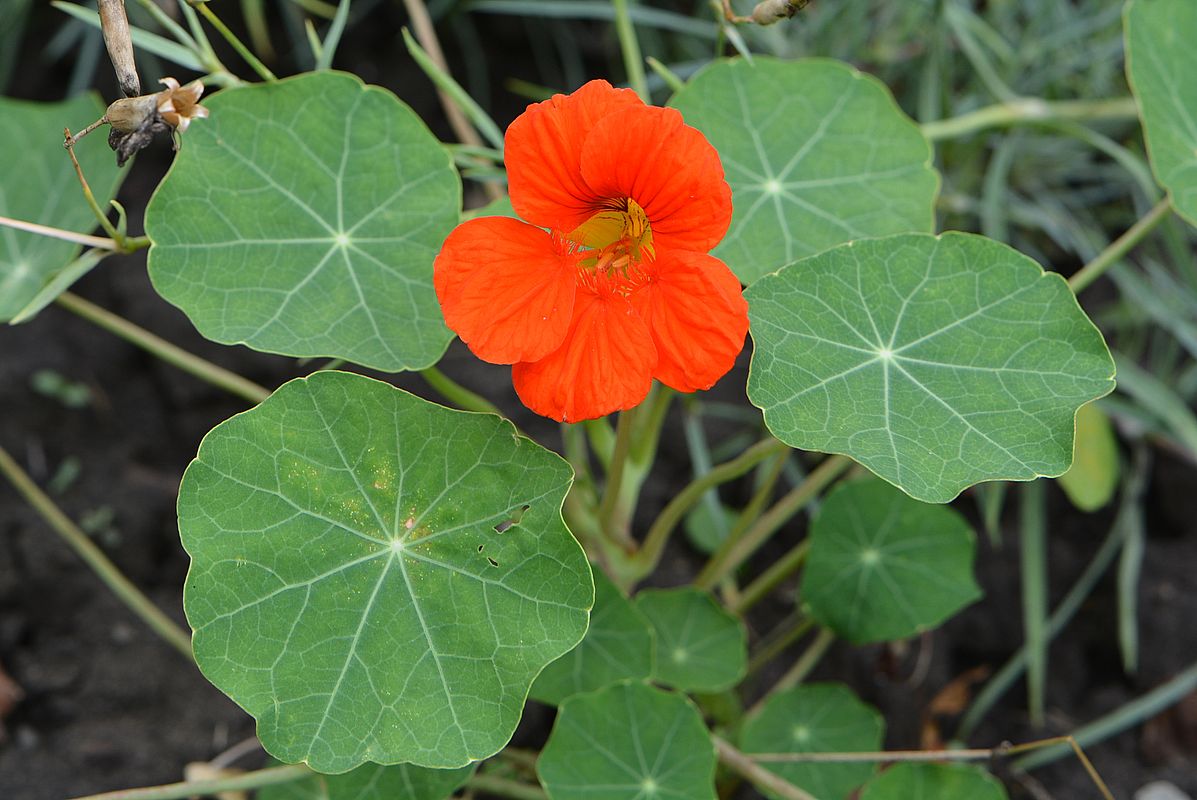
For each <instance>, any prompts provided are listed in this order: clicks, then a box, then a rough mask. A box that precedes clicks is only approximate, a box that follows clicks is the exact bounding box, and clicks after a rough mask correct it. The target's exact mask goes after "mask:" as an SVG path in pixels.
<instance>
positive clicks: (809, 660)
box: [747, 628, 835, 716]
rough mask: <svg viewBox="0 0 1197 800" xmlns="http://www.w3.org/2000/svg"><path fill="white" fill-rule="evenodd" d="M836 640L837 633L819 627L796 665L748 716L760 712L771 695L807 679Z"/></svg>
mask: <svg viewBox="0 0 1197 800" xmlns="http://www.w3.org/2000/svg"><path fill="white" fill-rule="evenodd" d="M834 642H835V634H834V633H832V632H831V631H830V630H828V629H827V628H819V632H818V633H817V634H816V635H815V640H814V641H813V642H811V643H810V644H809V645H807V648H806V650H805V651H803V653H802V655H800V656H799V657H798V660H797V661H795V662H794V666H792V667H790V668H789V670H787V671H786V674H785V675H782V676H781V678H780V679H779V680H778V681H777V683H775V684H773V686H772V688H770V689H769V691H768V692H766V693H765V696H764V697H762V698H761V699H760V700H757V701H756V703H754V704H753V706H752V708H750V709H748V713H747V716H752V715H753V714H756V713H758V712H759V711H760V710H761V709H762V708H763V707H764V705H765V703H766V702H767V701H768V700H769V698H770V697H772V696H773V695H775V694H777V693H778V692H784V691H785V690H786V689H792V688H793V687H795V686H797V685H798V684H800V683H802V681H804V680H805V679H806V676H807V675H809V674H810V671H811V670H812V669H814V668H815V665H816V664H818V663H819V659H821V658H822V657H823V655H824V654H825V653H826V652H827V650H828V648H830V647H831V645H832V643H834Z"/></svg>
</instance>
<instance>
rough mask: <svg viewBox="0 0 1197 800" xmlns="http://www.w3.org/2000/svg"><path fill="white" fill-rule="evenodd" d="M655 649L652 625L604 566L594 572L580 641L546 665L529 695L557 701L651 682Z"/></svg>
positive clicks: (549, 701)
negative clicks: (625, 684)
mask: <svg viewBox="0 0 1197 800" xmlns="http://www.w3.org/2000/svg"><path fill="white" fill-rule="evenodd" d="M655 647H656V644H655V641H654V637H653V631H652V628H650V627H649V625H648V621H647V620H646V619H645V618H644V615H643V614H641V613H640V612H639V611H637V610H636V608H635V607H634V606H633V605H632V604H631V603H630V602H628V599H627V598H626V597H624V596H623V594H622V593H621V592H620V591H619V589H618V588H617V587H616V586H615V584H613V583H612V582H611V579H610V578H608V577H607V576H606V574H605V573H604V572H603V571H602V570H601V569H596V570H594V609H593V610H592V611H591V612H590V627H589V628H588V629H587V631H586V636H585V637H584V638H583V639H582V643H581V644H579V645H578V646H577V647H575V648H574V649H573V650H571V651H569V652H568V653H566V654H565V655H563V656H562V657H561V658H559V659H557V660H556V661H554V662H553V663H552V664H549V665H548V666H547V667H545V669H544V672H542V673H540V677H538V678H537V679H536V683H534V684H532V692H531V697H532V699H534V700H539V701H541V702H542V703H550V704H552V705H557V704H559V703H560V702H561V701H562V700H564V699H565V698H567V697H570V696H572V695H575V694H581V693H582V692H592V691H594V690H596V689H601V688H603V687H604V686H610V685H611V684H613V683H616V682H618V681H622V680H648V679H649V678H651V677H652V675H653V652H654V649H655Z"/></svg>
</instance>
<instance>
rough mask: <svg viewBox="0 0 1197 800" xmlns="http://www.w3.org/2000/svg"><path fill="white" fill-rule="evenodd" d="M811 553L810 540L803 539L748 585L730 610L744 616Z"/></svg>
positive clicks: (795, 570)
mask: <svg viewBox="0 0 1197 800" xmlns="http://www.w3.org/2000/svg"><path fill="white" fill-rule="evenodd" d="M809 551H810V540H809V539H803V540H802V541H801V542H799V543H798V544H796V545H794V546H793V547H792V548H790V551H789V552H788V553H786V554H785V555H784V556H782V557H781V558H779V559H778V560H777V561H774V562H773V563H772V564H771V565H770V566H769V568H768V569H766V570H765V571H764V572H762V573H761V574H760V575H758V576H757V578H756V580H754V581H753V582H752V583H750V584H748V586H747V588H745V589H744V591H743V592H742V593H741V594H740V596H739V598H737V599H736V602H735V603H733V604H732V605H731V608H730V610H731V611H732V612H733V613H735V614H743V613H744V612H746V611H748V609H750V608H752V607H753V606H754V605H756V604H757V603H759V602H760V601H761V600H763V599H764V598H765V597H767V596H768V595H769V593H770V592H772V591H773V590H774V589H776V588H777V586H778V584H780V583H781V582H782V581H784V580H785V579H786V578H788V577H790V576H791V575H793V574H794V573H795V572H797V571H798V568H799V567H801V566H802V563H803V562H804V561H806V554H807V552H809Z"/></svg>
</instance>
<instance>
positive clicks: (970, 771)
mask: <svg viewBox="0 0 1197 800" xmlns="http://www.w3.org/2000/svg"><path fill="white" fill-rule="evenodd" d="M1006 798H1007V795H1006V790H1005V789H1004V788H1002V784H1001V781H999V780H998V779H997V778H995V777H993V776H992V775H990V774H989V773H988V772H986V771H985V770H983V769H980V768H979V767H974V766H971V765H969V764H895V765H894V766H892V767H890V768H889V769H887V770H886V771H885V772H883V773H881V774H880V775H878V776H877V777H876V778H874V779H873V780H871V781H869V784H868V785H867V786H865V788H864V791H863V792H862V793H861V795H860V800H966V799H967V800H1006Z"/></svg>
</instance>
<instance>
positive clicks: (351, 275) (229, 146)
mask: <svg viewBox="0 0 1197 800" xmlns="http://www.w3.org/2000/svg"><path fill="white" fill-rule="evenodd" d="M204 105H205V106H207V108H208V109H209V110H210V112H211V115H210V116H209V118H208V119H205V120H203V121H202V122H201V123H199V124H196V125H192V126H190V128H189V129H188V131H187V143H186V146H185V147H184V148H183V149H182V150H181V151H180V153H179V156H178V158H176V160H175V163H174V165H173V166H172V167H171V171H170V173H169V174H168V175H167V177H166V178H165V179H164V180H163V182H162V185H161V186H160V187H159V188H158V191H157V192H156V193H155V194H154V198H153V201H152V202H151V203H150V205H149V208H147V209H146V223H145V224H146V232H147V233H148V234H149V236H150V238H151V239H152V240H153V242H154V246H153V248H152V249H151V251H150V257H149V270H150V278H151V279H152V280H153V282H154V287H155V288H156V289H157V290H158V292H159V293H160V294H161V295H162V296H163V297H165V298H166V299H167V300H169V301H170V302H172V303H174V304H175V305H177V306H179V308H181V309H182V310H183V311H184V312H185V313H186V314H187V315H188V317H190V318H191V320H192V322H193V323H194V324H195V326H196V328H198V329H199V331H200V333H202V334H204V335H205V336H207V337H208V338H210V339H214V340H216V341H218V342H224V343H228V344H233V343H244V344H246V345H249V346H250V347H252V348H254V349H256V350H265V351H267V352H271V353H282V354H285V355H292V356H334V357H340V358H344V359H346V360H348V361H351V362H353V363H356V364H362V365H364V366H370V367H375V368H377V369H385V370H391V371H398V370H404V369H419V368H423V367H427V366H430V365H432V364H434V363H436V361H437V360H438V359H439V358H440V357H441V354H442V353H444V351H445V348H446V347H447V346H448V344H449V340H450V338H451V334H450V333H449V331H448V329H447V328H446V327H445V324H444V321H443V320H442V318H441V314H440V311H439V310H438V308H437V303H436V297H435V295H434V294H433V290H432V259H433V256H435V255H436V251H437V249H438V248H439V247H440V244H441V242H442V241H443V240H444V238H445V235H446V234H447V233H448V232H449V231H450V230H451V229H452V227H453V226H454V225H455V224H456V223H457V221H458V220H459V219H460V203H461V182H460V179H459V178H458V176H457V173H456V171H455V170H454V169H453V163H452V159H451V158H450V157H449V154H448V152H447V151H446V150H445V149H444V148H443V147H442V146H441V144H440V143H439V142H437V140H436V139H435V138H433V136H432V134H431V133H429V131H428V128H427V127H426V126H425V125H424V123H423V122H422V121H421V120H420V118H419V117H418V116H416V114H415V112H413V111H412V110H411V109H410V108H408V107H407V106H406V105H404V104H403V103H402V102H401V101H400V100H399V99H398V98H396V97H395V96H394V95H393V94H391V93H390V92H389V91H387V90H385V89H381V88H379V87H377V86H367V85H365V84H364V83H362V82H361V81H360V80H359V79H358V78H356V77H354V76H352V75H346V74H342V73H336V72H321V73H314V74H309V75H300V76H298V77H295V78H288V79H286V80H282V81H278V82H275V83H265V84H258V85H251V86H240V87H236V88H232V89H225V90H223V91H221V92H218V93H217V94H214V95H212V97H210V98H205V101H204Z"/></svg>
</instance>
